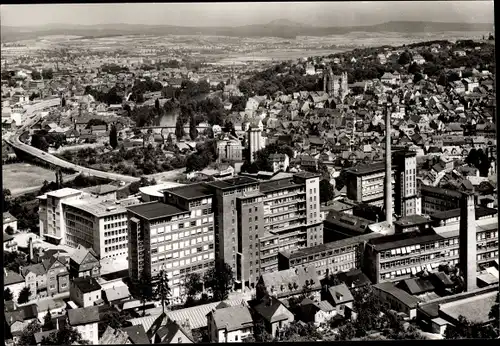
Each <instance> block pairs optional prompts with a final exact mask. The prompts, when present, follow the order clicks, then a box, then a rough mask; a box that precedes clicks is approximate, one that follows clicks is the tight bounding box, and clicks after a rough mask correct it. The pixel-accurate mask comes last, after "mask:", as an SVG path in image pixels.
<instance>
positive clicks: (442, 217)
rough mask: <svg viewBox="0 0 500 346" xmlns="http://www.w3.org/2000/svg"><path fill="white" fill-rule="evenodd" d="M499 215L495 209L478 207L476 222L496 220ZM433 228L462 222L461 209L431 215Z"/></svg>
mask: <svg viewBox="0 0 500 346" xmlns="http://www.w3.org/2000/svg"><path fill="white" fill-rule="evenodd" d="M497 215H498V210H497V209H493V208H488V207H484V206H482V205H476V220H484V219H489V218H494V217H496V216H497ZM430 219H431V220H432V224H433V226H436V227H439V226H446V225H449V224H452V223H457V222H459V221H460V208H457V209H451V210H446V211H438V212H437V213H434V214H432V215H430Z"/></svg>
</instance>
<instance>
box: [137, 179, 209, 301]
mask: <svg viewBox="0 0 500 346" xmlns="http://www.w3.org/2000/svg"><path fill="white" fill-rule="evenodd" d="M165 198H166V200H167V201H169V202H170V203H175V205H174V204H166V203H161V202H152V203H145V204H141V205H137V206H131V207H129V208H128V220H129V221H128V235H129V249H128V258H129V259H128V261H129V275H130V278H131V279H132V280H133V281H137V280H139V279H140V278H141V276H142V275H146V276H149V277H154V276H156V275H158V274H159V271H160V270H165V271H166V273H167V277H168V278H169V280H170V283H169V284H170V288H171V290H172V297H173V298H174V299H179V297H180V295H181V293H182V292H181V290H182V283H183V278H184V277H185V275H186V274H189V273H192V272H199V273H200V272H203V271H205V270H206V269H207V268H209V267H211V266H212V265H213V262H214V258H215V255H214V216H213V213H212V210H211V209H212V197H211V195H210V194H209V193H207V192H206V190H205V189H204V187H203V185H201V184H194V185H190V186H186V187H181V188H176V189H171V190H168V191H166V192H165Z"/></svg>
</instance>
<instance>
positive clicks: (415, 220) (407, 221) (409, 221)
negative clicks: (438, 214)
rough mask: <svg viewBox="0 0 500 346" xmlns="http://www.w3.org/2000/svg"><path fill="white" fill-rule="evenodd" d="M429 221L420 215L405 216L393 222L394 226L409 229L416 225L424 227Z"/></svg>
mask: <svg viewBox="0 0 500 346" xmlns="http://www.w3.org/2000/svg"><path fill="white" fill-rule="evenodd" d="M429 222H430V221H429V219H427V218H425V217H423V216H422V215H407V216H404V217H402V218H400V219H399V220H398V221H395V222H394V224H395V225H397V226H401V227H410V226H417V225H424V224H426V223H429Z"/></svg>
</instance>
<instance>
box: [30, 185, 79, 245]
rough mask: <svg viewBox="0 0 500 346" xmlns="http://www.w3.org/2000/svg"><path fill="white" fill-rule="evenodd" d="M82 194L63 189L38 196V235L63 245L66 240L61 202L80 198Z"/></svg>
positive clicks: (77, 191)
mask: <svg viewBox="0 0 500 346" xmlns="http://www.w3.org/2000/svg"><path fill="white" fill-rule="evenodd" d="M81 195H82V192H81V191H79V190H75V189H70V188H64V189H60V190H57V191H51V192H48V193H46V194H45V195H42V196H39V197H37V198H38V201H39V207H38V215H39V218H40V222H39V225H40V235H42V236H43V237H45V238H46V239H47V241H49V242H53V243H56V244H60V243H62V244H64V243H65V239H66V223H65V222H64V211H63V205H62V202H66V201H71V200H76V199H78V198H80V196H81Z"/></svg>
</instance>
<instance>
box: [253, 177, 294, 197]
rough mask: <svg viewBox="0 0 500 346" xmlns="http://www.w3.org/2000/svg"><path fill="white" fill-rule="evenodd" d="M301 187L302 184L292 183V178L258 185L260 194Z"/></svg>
mask: <svg viewBox="0 0 500 346" xmlns="http://www.w3.org/2000/svg"><path fill="white" fill-rule="evenodd" d="M298 186H302V184H297V183H295V182H294V181H293V178H284V179H279V180H278V179H276V180H270V181H264V182H261V183H260V192H262V193H268V192H273V191H277V190H284V189H288V188H291V187H298Z"/></svg>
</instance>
